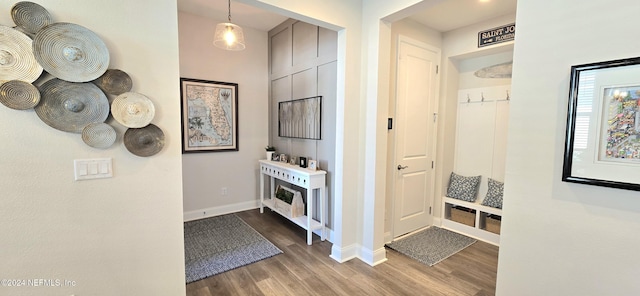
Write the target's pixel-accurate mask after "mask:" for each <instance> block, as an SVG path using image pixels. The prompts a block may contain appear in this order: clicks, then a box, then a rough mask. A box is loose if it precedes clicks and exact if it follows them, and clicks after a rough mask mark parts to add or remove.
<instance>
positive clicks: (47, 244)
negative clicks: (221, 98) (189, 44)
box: [0, 0, 185, 295]
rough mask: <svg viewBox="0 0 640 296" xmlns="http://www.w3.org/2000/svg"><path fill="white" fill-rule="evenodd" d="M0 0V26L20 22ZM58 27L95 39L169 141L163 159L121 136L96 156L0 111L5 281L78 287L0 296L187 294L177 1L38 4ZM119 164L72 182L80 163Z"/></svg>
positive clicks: (68, 138) (38, 124)
mask: <svg viewBox="0 0 640 296" xmlns="http://www.w3.org/2000/svg"><path fill="white" fill-rule="evenodd" d="M15 2H17V1H3V2H0V23H1V24H3V25H8V26H13V25H14V24H13V22H12V20H11V18H10V13H9V11H10V9H11V7H12V6H13V4H14V3H15ZM37 3H39V4H40V5H42V6H44V7H45V8H46V9H47V10H48V11H50V12H51V14H52V15H53V17H54V19H55V20H56V21H65V22H71V23H76V24H80V25H82V26H85V27H87V28H89V29H91V30H92V31H94V32H95V33H96V34H97V35H98V36H100V37H101V38H102V39H103V40H104V41H105V43H106V45H107V47H108V48H109V50H110V53H111V62H110V67H111V68H119V69H121V70H123V71H126V72H127V73H129V75H130V76H131V78H132V80H133V85H134V87H133V91H136V92H140V93H143V94H145V95H146V96H148V97H149V98H150V99H151V100H152V101H153V103H154V105H155V108H156V117H155V118H154V120H153V121H152V123H154V124H156V125H157V126H159V127H160V128H161V129H162V130H163V131H164V134H165V139H166V142H165V143H166V145H165V147H164V149H163V150H162V151H161V152H160V153H159V154H157V155H154V156H152V157H148V158H142V157H137V156H134V155H133V154H131V153H129V152H128V151H127V150H126V149H125V147H124V146H123V143H122V134H123V132H124V128H123V127H122V126H119V125H118V124H117V123H115V122H111V123H112V124H113V125H114V126H117V130H118V134H119V136H118V140H117V142H116V143H115V144H114V146H113V147H111V148H109V149H106V150H100V149H95V148H91V147H89V146H87V145H85V144H84V143H83V142H82V140H81V138H80V135H78V134H71V133H65V132H61V131H58V130H55V129H53V128H50V127H49V126H47V125H46V124H44V123H43V122H42V121H40V119H39V118H38V117H37V116H36V114H35V112H33V111H16V110H12V109H9V108H6V107H5V106H0V126H2V127H1V128H0V137H1V138H3V139H5V141H4V144H3V145H0V155H2V156H1V157H0V188H1V192H0V197H1V198H0V199H1V200H2V206H0V233H2V239H1V240H0V250H2V251H1V252H0V262H2V268H0V278H2V279H25V280H27V279H40V278H42V279H60V280H72V281H75V282H76V286H75V287H55V288H52V287H20V288H17V287H13V288H11V287H4V286H0V294H1V295H70V294H75V295H184V293H185V290H184V250H183V234H182V182H181V173H182V168H181V154H180V121H179V119H180V114H179V110H180V105H179V100H178V98H179V84H178V79H179V74H178V31H177V12H176V1H160V2H158V1H151V0H141V1H134V2H131V1H122V0H114V1H84V0H68V1H54V0H38V1H37ZM94 157H109V158H113V170H114V176H113V178H109V179H100V180H91V181H74V177H73V160H74V159H83V158H94Z"/></svg>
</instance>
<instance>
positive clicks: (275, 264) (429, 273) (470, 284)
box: [186, 209, 498, 296]
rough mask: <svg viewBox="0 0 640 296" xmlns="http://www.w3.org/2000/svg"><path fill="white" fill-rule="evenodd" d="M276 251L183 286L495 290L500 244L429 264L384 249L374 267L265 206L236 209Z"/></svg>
mask: <svg viewBox="0 0 640 296" xmlns="http://www.w3.org/2000/svg"><path fill="white" fill-rule="evenodd" d="M237 214H238V216H239V217H240V218H242V219H243V220H244V221H245V222H247V223H248V224H249V225H251V226H252V227H253V228H255V229H256V230H257V231H258V232H260V233H261V234H262V235H263V236H264V237H266V238H267V239H269V240H270V241H271V242H272V243H273V244H275V245H276V246H278V248H280V249H281V250H282V251H283V252H284V254H280V255H277V256H274V257H271V258H268V259H265V260H262V261H259V262H256V263H254V264H250V265H247V266H244V267H240V268H237V269H234V270H230V271H227V272H224V273H221V274H218V275H216V276H212V277H209V278H206V279H203V280H200V281H197V282H193V283H191V284H188V285H187V287H186V288H187V296H214V295H215V296H218V295H296V296H298V295H349V296H355V295H367V296H369V295H494V294H495V288H496V272H497V265H498V247H496V246H493V245H490V244H487V243H483V242H480V241H479V242H477V243H475V244H473V245H471V246H470V247H468V248H466V249H464V250H462V251H461V252H459V253H457V254H455V255H453V256H451V257H449V258H447V259H445V260H444V261H442V262H440V263H438V264H436V265H434V266H433V267H429V266H427V265H424V264H422V263H419V262H417V261H414V260H412V259H410V258H408V257H406V256H404V255H402V254H400V253H397V252H395V251H393V250H390V249H387V259H388V260H387V261H386V262H385V263H382V264H379V265H377V266H375V267H371V266H369V265H368V264H366V263H364V262H362V261H360V260H358V259H353V260H350V261H348V262H345V263H342V264H340V263H338V262H336V261H335V260H333V259H331V258H330V257H329V254H330V253H331V243H329V242H328V241H324V242H322V241H320V238H319V237H318V236H316V235H314V237H313V245H312V246H307V244H306V232H305V231H304V230H303V229H302V228H299V227H298V226H296V225H295V224H292V223H291V222H289V221H288V220H286V219H285V218H283V217H281V216H279V215H278V214H276V213H273V212H271V211H269V210H268V209H265V213H264V214H260V212H259V210H251V211H245V212H240V213H237Z"/></svg>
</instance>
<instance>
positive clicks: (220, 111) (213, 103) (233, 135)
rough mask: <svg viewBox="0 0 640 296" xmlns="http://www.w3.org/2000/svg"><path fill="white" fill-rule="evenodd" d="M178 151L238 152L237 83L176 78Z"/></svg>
mask: <svg viewBox="0 0 640 296" xmlns="http://www.w3.org/2000/svg"><path fill="white" fill-rule="evenodd" d="M180 95H181V100H182V104H181V107H182V108H181V109H182V152H183V153H190V152H221V151H238V84H237V83H229V82H219V81H208V80H200V79H191V78H180Z"/></svg>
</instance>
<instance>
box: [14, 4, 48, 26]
mask: <svg viewBox="0 0 640 296" xmlns="http://www.w3.org/2000/svg"><path fill="white" fill-rule="evenodd" d="M11 18H12V19H13V22H14V23H15V24H16V25H17V26H18V27H20V28H22V29H23V30H24V31H25V32H28V33H31V34H35V33H37V32H38V31H39V30H40V29H42V28H44V27H45V26H47V25H49V24H51V23H53V18H52V17H51V14H50V13H49V11H47V9H46V8H44V7H42V6H40V5H39V4H36V3H33V2H29V1H21V2H18V3H16V4H15V5H13V7H12V8H11Z"/></svg>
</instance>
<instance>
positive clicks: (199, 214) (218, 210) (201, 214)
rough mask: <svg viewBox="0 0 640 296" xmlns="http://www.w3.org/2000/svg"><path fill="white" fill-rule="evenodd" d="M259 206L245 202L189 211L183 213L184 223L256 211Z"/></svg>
mask: <svg viewBox="0 0 640 296" xmlns="http://www.w3.org/2000/svg"><path fill="white" fill-rule="evenodd" d="M259 206H260V201H259V200H255V201H247V202H242V203H237V204H230V205H224V206H219V207H212V208H206V209H200V210H195V211H189V212H184V213H183V219H184V222H188V221H193V220H198V219H204V218H210V217H215V216H220V215H225V214H231V213H235V212H242V211H246V210H252V209H257V208H258V207H259Z"/></svg>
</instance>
